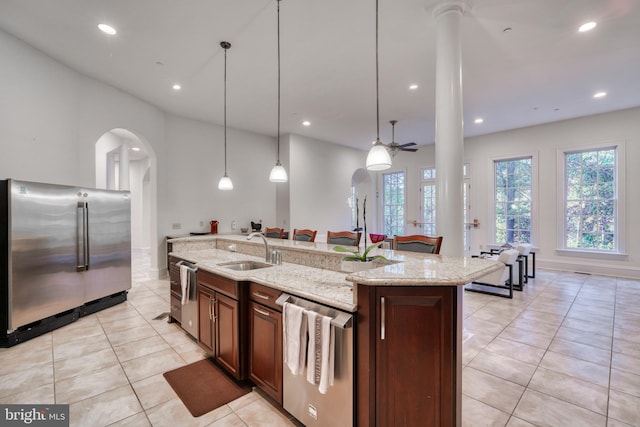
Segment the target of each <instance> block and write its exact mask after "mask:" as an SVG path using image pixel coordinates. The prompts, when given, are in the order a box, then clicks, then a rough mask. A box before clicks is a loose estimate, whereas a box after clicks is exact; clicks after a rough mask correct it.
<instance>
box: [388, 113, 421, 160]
mask: <svg viewBox="0 0 640 427" xmlns="http://www.w3.org/2000/svg"><path fill="white" fill-rule="evenodd" d="M389 123H391V143H390V144H387V149H388V150H389V153H391V157H395V156H396V154H398V152H399V151H412V152H414V153H415V152H416V151H418V149H417V148H407V147H411V146H413V145H416V143H415V142H407V143H406V144H398V143H397V142H396V141H395V126H396V123H398V121H397V120H391V121H389Z"/></svg>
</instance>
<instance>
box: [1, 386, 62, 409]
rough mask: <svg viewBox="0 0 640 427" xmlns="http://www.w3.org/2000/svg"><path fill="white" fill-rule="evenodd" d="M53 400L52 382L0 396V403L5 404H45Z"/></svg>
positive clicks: (53, 401)
mask: <svg viewBox="0 0 640 427" xmlns="http://www.w3.org/2000/svg"><path fill="white" fill-rule="evenodd" d="M55 402H56V399H55V393H54V386H53V382H51V383H49V384H45V385H42V386H39V387H33V388H29V389H27V390H25V391H23V392H21V393H18V394H14V395H12V396H5V397H0V403H2V404H5V405H18V404H29V405H46V404H50V403H55Z"/></svg>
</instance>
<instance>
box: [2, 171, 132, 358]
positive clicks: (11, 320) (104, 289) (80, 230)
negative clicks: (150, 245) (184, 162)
mask: <svg viewBox="0 0 640 427" xmlns="http://www.w3.org/2000/svg"><path fill="white" fill-rule="evenodd" d="M0 211H1V212H0V224H1V229H0V233H1V234H0V263H1V264H2V265H1V268H0V270H1V275H2V278H1V280H2V283H1V287H0V292H1V293H2V298H1V300H2V302H1V306H0V309H1V310H0V316H2V319H1V320H0V345H2V346H10V345H13V344H17V343H19V342H21V341H24V340H26V339H29V338H32V337H34V336H37V335H40V334H42V333H45V332H47V331H49V330H52V329H55V328H57V327H59V326H62V325H64V324H67V323H70V322H72V321H74V320H76V319H77V318H78V317H80V316H83V315H86V314H89V313H93V312H95V311H98V310H100V309H103V308H106V307H109V306H111V305H114V304H117V303H119V302H122V301H124V300H126V291H127V290H128V289H130V288H131V201H130V193H129V192H128V191H110V190H96V189H90V188H83V187H71V186H62V185H53V184H42V183H35V182H26V181H17V180H13V179H8V180H2V181H0Z"/></svg>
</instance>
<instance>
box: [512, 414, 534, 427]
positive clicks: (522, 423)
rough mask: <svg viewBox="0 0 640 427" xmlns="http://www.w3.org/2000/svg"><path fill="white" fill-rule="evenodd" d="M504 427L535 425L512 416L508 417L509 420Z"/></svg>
mask: <svg viewBox="0 0 640 427" xmlns="http://www.w3.org/2000/svg"><path fill="white" fill-rule="evenodd" d="M506 427H536V426H535V425H533V424H531V423H528V422H526V421H524V420H521V419H520V418H517V417H513V416H512V417H511V418H509V422H508V423H507V426H506Z"/></svg>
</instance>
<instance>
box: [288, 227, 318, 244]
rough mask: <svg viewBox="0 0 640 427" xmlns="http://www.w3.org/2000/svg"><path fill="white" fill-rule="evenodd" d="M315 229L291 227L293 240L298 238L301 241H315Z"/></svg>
mask: <svg viewBox="0 0 640 427" xmlns="http://www.w3.org/2000/svg"><path fill="white" fill-rule="evenodd" d="M316 233H317V231H316V230H308V229H306V228H305V229H300V230H298V229H297V228H294V229H293V240H298V241H301V242H315V240H316Z"/></svg>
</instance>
